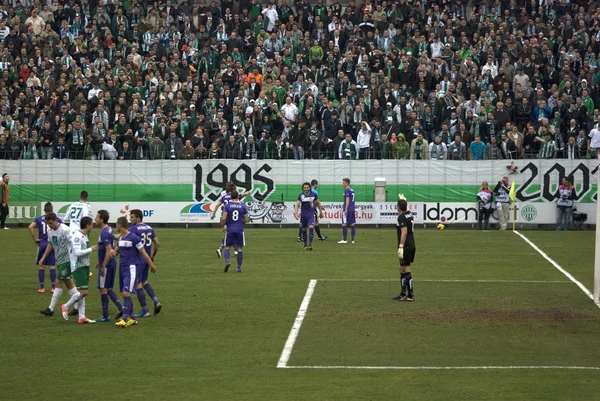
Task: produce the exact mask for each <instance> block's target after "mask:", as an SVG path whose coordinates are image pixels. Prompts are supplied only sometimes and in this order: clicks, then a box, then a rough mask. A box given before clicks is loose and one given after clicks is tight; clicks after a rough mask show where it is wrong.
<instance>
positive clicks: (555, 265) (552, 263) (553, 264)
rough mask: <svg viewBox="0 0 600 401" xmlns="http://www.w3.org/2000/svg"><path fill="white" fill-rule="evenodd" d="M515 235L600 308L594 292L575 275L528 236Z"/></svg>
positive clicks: (516, 232)
mask: <svg viewBox="0 0 600 401" xmlns="http://www.w3.org/2000/svg"><path fill="white" fill-rule="evenodd" d="M514 233H515V234H517V235H518V236H519V237H521V238H522V239H523V241H525V242H527V243H528V244H529V245H530V246H531V247H532V248H533V249H535V250H536V251H537V252H538V253H539V254H540V255H542V257H543V258H544V259H546V260H547V261H548V262H550V264H551V265H552V266H554V267H555V268H556V269H557V270H558V271H559V272H561V273H562V274H564V275H565V276H566V277H567V278H568V279H569V280H571V281H572V282H573V283H575V285H577V287H579V288H580V289H581V291H583V293H584V294H585V295H587V296H588V297H589V298H590V299H591V300H592V301H593V302H594V304H595V305H596V306H597V307H599V308H600V302H595V301H594V295H593V294H592V292H591V291H590V290H588V289H587V288H586V286H584V285H583V284H581V282H580V281H579V280H577V279H576V278H575V277H573V275H571V273H569V272H568V271H566V270H565V269H563V268H562V267H561V266H560V265H559V264H558V263H556V262H555V261H554V260H553V259H551V258H550V256H548V255H547V254H546V253H545V252H544V251H542V250H541V249H540V248H538V247H537V245H535V244H534V243H533V242H531V241H530V240H529V238H527V237H526V236H524V235H523V234H521V233H520V232H518V231H514Z"/></svg>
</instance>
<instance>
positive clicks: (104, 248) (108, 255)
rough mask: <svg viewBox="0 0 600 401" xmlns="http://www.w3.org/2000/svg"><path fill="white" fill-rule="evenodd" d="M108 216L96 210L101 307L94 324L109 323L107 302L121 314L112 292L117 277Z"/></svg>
mask: <svg viewBox="0 0 600 401" xmlns="http://www.w3.org/2000/svg"><path fill="white" fill-rule="evenodd" d="M109 218H110V214H109V213H108V211H106V210H98V213H97V214H96V220H95V223H96V226H98V227H100V237H99V238H98V264H97V265H96V269H98V290H99V291H100V302H101V305H102V317H101V318H100V319H96V323H106V322H110V317H108V300H109V299H110V300H111V301H113V303H114V304H115V306H116V307H117V309H118V310H119V312H120V313H123V312H122V311H123V306H122V305H121V302H120V301H119V297H118V296H117V294H116V293H115V292H114V291H113V287H114V284H115V277H116V275H117V259H116V258H115V251H114V249H113V246H114V241H115V237H114V235H113V232H112V228H111V227H110V226H109V225H108V219H109Z"/></svg>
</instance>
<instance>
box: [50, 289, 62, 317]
mask: <svg viewBox="0 0 600 401" xmlns="http://www.w3.org/2000/svg"><path fill="white" fill-rule="evenodd" d="M62 292H63V291H62V288H55V289H54V294H52V299H51V300H50V306H49V307H48V309H50V310H51V311H52V312H54V308H55V307H56V304H57V303H58V300H59V299H60V296H61V295H62Z"/></svg>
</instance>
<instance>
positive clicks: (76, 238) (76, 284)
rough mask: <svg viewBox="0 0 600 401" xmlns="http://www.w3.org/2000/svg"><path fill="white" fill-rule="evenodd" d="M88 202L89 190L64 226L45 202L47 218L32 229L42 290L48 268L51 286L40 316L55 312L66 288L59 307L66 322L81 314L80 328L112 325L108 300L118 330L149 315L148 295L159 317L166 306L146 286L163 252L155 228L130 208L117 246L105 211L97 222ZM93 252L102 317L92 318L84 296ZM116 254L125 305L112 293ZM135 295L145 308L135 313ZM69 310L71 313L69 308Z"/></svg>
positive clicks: (121, 223) (70, 211) (72, 208)
mask: <svg viewBox="0 0 600 401" xmlns="http://www.w3.org/2000/svg"><path fill="white" fill-rule="evenodd" d="M87 198H88V194H87V192H85V191H83V192H82V193H81V195H80V201H79V202H76V203H73V204H72V205H71V206H70V207H69V209H68V210H67V213H66V216H65V221H64V222H63V221H61V220H60V219H59V218H58V217H57V216H56V214H55V213H54V212H53V209H52V204H51V203H46V205H45V206H44V212H45V215H43V216H39V217H37V218H36V219H35V220H34V221H33V223H31V225H30V226H29V231H30V233H31V236H32V238H33V241H34V242H35V243H36V244H38V253H37V264H38V265H39V267H40V269H39V272H38V274H39V279H40V289H39V290H38V291H39V292H44V291H45V290H44V272H45V267H49V269H50V279H51V282H52V299H51V301H50V305H49V306H48V307H47V308H46V309H44V310H42V311H41V312H40V313H41V314H43V315H46V316H52V315H53V314H54V310H55V308H56V307H57V305H58V301H59V300H60V298H61V296H62V293H63V284H64V286H65V287H66V288H67V290H68V293H69V296H70V299H69V300H68V301H67V302H66V303H65V304H62V305H61V307H60V308H61V313H62V316H63V318H64V319H65V320H68V319H69V316H75V315H78V316H79V319H78V323H80V324H86V323H104V322H110V321H111V319H110V317H109V313H108V312H109V300H111V301H112V302H113V303H114V304H115V306H116V308H117V310H118V313H117V315H116V317H115V320H116V323H115V326H117V327H130V326H133V325H135V324H137V320H136V317H148V316H150V312H149V310H148V305H147V301H146V293H147V294H148V295H149V296H150V298H151V299H152V301H153V303H154V314H155V315H156V314H158V313H159V312H160V311H161V308H162V305H161V303H160V302H159V300H158V297H157V296H156V293H155V292H154V288H153V287H152V286H151V285H150V283H148V273H149V271H152V272H153V273H154V272H156V266H155V265H154V258H155V256H156V253H157V252H158V248H159V242H158V238H157V237H156V234H155V232H154V230H153V229H152V227H150V226H149V225H147V224H144V223H143V214H142V212H141V211H140V210H131V211H130V212H129V219H130V221H128V220H127V218H126V217H119V218H118V219H117V224H116V228H117V234H118V238H117V239H116V242H115V235H114V234H113V231H112V228H111V227H110V226H109V225H108V222H109V218H110V216H109V213H108V212H107V211H106V210H99V211H98V212H97V214H96V216H95V219H94V220H93V219H92V217H91V216H92V212H91V207H90V205H89V203H87ZM130 222H131V225H130V224H129V223H130ZM67 223H68V224H69V226H67ZM94 224H95V226H96V227H98V228H99V229H100V235H99V237H98V243H97V244H96V245H92V246H90V240H89V235H90V233H91V231H92V229H93V228H94ZM36 229H37V236H36ZM115 244H116V247H115ZM94 251H98V263H97V265H96V268H97V270H98V284H97V286H98V290H99V291H100V299H101V305H102V317H100V318H99V319H96V320H91V319H88V318H87V317H86V315H85V307H86V303H85V298H86V297H87V295H88V290H89V278H90V277H91V276H92V274H91V272H90V266H91V263H90V256H91V254H92V252H94ZM117 256H119V284H120V290H121V294H122V297H123V303H121V301H120V300H119V297H118V296H117V294H116V293H115V291H113V288H114V284H115V279H116V278H117V260H116V258H117ZM133 292H135V293H136V295H137V299H138V301H139V303H140V306H141V311H140V312H139V313H137V314H135V313H134V307H133V301H132V299H131V294H132V293H133ZM71 308H73V310H70V309H71Z"/></svg>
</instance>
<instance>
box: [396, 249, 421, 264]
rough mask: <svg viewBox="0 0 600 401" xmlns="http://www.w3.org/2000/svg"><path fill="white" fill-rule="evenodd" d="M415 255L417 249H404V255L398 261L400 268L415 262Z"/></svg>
mask: <svg viewBox="0 0 600 401" xmlns="http://www.w3.org/2000/svg"><path fill="white" fill-rule="evenodd" d="M415 253H417V248H415V247H410V248H407V247H405V248H404V255H403V256H402V259H400V266H410V264H411V263H412V262H414V261H415Z"/></svg>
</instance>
